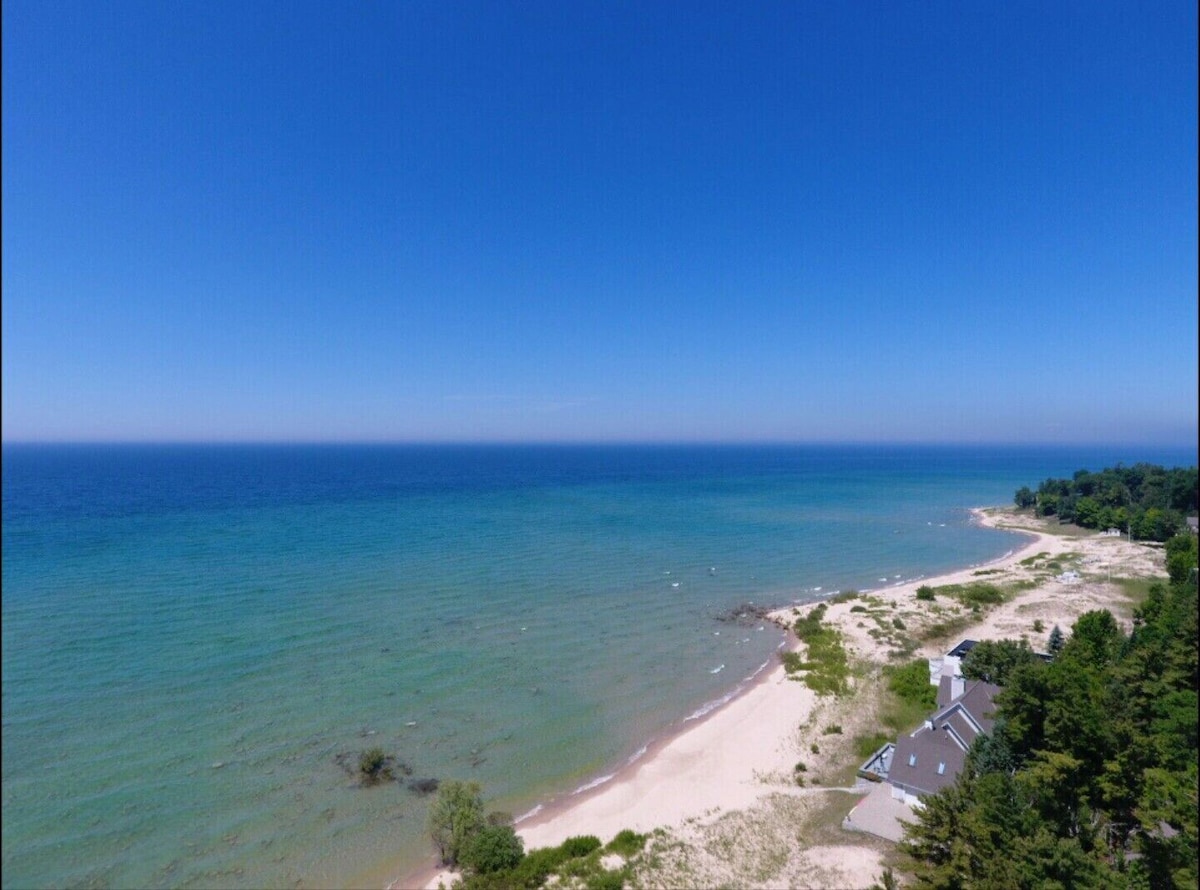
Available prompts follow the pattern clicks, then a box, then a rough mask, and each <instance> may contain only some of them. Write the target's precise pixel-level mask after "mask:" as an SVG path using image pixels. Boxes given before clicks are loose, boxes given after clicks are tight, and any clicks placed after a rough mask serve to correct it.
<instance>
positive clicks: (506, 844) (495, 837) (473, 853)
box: [458, 825, 525, 874]
mask: <svg viewBox="0 0 1200 890" xmlns="http://www.w3.org/2000/svg"><path fill="white" fill-rule="evenodd" d="M524 856H525V842H524V841H522V840H521V838H520V837H518V836H517V833H516V832H515V831H513V827H512V826H511V825H485V826H483V827H482V828H480V829H479V830H478V831H477V832H475V834H474V835H472V836H471V838H470V839H469V840H468V841H467V843H466V844H465V845H464V846H463V849H462V852H461V853H460V854H459V859H458V861H459V863H460V864H461V865H462V866H463V867H464V868H467V869H470V870H471V871H474V872H478V873H480V874H491V873H493V872H498V871H506V870H508V869H513V868H516V867H517V865H518V864H519V863H520V862H521V859H522V858H523V857H524Z"/></svg>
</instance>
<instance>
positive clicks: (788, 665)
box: [779, 652, 804, 674]
mask: <svg viewBox="0 0 1200 890" xmlns="http://www.w3.org/2000/svg"><path fill="white" fill-rule="evenodd" d="M779 660H780V661H782V662H783V669H784V670H785V671H787V673H789V674H794V673H796V672H797V671H802V670H804V659H803V658H801V657H800V653H799V652H784V653H782V654H781V655H780V656H779Z"/></svg>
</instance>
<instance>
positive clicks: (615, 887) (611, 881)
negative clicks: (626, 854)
mask: <svg viewBox="0 0 1200 890" xmlns="http://www.w3.org/2000/svg"><path fill="white" fill-rule="evenodd" d="M624 886H625V870H624V869H617V870H616V871H604V870H601V871H599V872H597V873H596V874H594V875H590V876H589V877H588V878H587V880H586V881H584V887H586V888H587V890H621V888H622V887H624Z"/></svg>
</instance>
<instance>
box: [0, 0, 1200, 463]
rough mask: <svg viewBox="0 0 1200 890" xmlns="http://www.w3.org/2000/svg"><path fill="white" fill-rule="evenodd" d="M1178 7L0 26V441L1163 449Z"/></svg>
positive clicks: (947, 7)
mask: <svg viewBox="0 0 1200 890" xmlns="http://www.w3.org/2000/svg"><path fill="white" fill-rule="evenodd" d="M1196 34H1197V12H1196V4H1195V3H1194V2H1191V0H1188V2H1156V3H1132V2H1130V3H1117V4H1113V3H1091V2H1089V3H1071V4H1066V3H1053V2H1052V3H1045V2H1036V3H1027V2H1015V3H988V4H983V3H971V2H968V3H931V2H919V3H898V2H883V3H868V2H846V3H833V2H789V3H782V4H775V3H754V4H735V3H713V4H708V3H700V2H687V3H679V2H671V3H667V2H635V3H618V2H613V3H597V4H591V3H584V2H570V3H533V2H521V3H500V2H490V3H456V2H431V3H416V2H411V3H409V2H406V3H399V2H394V3H393V2H383V3H365V2H358V3H352V4H339V3H327V2H321V3H304V2H289V3H267V2H250V3H233V2H219V3H197V2H187V3H173V2H163V0H155V2H149V3H133V2H113V3H93V2H86V0H85V2H75V3H66V4H64V3H56V2H46V0H37V2H31V0H6V2H5V3H4V6H3V304H2V311H3V327H2V334H3V352H2V361H3V367H2V371H3V374H2V385H3V400H2V406H3V436H4V439H5V440H6V441H17V440H158V441H164V440H205V441H208V440H252V441H263V440H270V441H278V440H355V441H378V440H405V441H408V440H434V441H437V440H502V441H511V440H540V441H546V440H551V441H579V440H589V441H614V440H626V441H627V440H640V441H663V440H670V441H680V440H705V441H709V440H713V441H726V440H771V441H781V440H784V441H848V440H897V441H901V440H902V441H912V440H923V441H965V442H969V441H1038V442H1054V441H1070V442H1088V441H1104V442H1126V441H1128V442H1152V443H1175V444H1187V443H1194V442H1195V439H1196V434H1197V409H1196V395H1197V334H1196V329H1197V262H1198V260H1197V87H1196V82H1197V37H1196Z"/></svg>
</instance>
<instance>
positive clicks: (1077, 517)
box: [1013, 463, 1197, 541]
mask: <svg viewBox="0 0 1200 890" xmlns="http://www.w3.org/2000/svg"><path fill="white" fill-rule="evenodd" d="M1013 501H1014V503H1016V505H1017V506H1018V507H1021V508H1027V507H1032V508H1033V509H1034V510H1035V512H1036V513H1037V515H1038V516H1057V517H1058V518H1059V520H1060V521H1061V522H1073V523H1075V524H1076V525H1081V526H1083V527H1084V528H1119V529H1121V530H1122V531H1127V532H1129V533H1131V534H1132V536H1133V537H1135V538H1140V539H1142V540H1148V541H1166V540H1167V539H1168V538H1170V537H1171V536H1173V535H1175V534H1177V533H1179V532H1180V531H1181V530H1182V529H1183V526H1184V517H1185V516H1187V515H1189V514H1194V513H1195V512H1196V501H1197V473H1196V467H1174V468H1172V469H1166V468H1164V467H1161V466H1157V465H1155V464H1148V463H1139V464H1134V465H1133V466H1131V467H1126V466H1123V465H1122V464H1118V465H1117V466H1115V467H1108V468H1106V469H1104V470H1101V471H1100V472H1099V473H1091V472H1088V471H1087V470H1078V471H1076V473H1075V475H1074V476H1073V477H1072V478H1070V479H1047V480H1045V481H1044V482H1042V483H1041V484H1039V485H1038V487H1037V491H1034V490H1032V489H1030V488H1029V487H1028V486H1022V487H1021V488H1019V489H1017V492H1016V494H1015V495H1014V496H1013Z"/></svg>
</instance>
